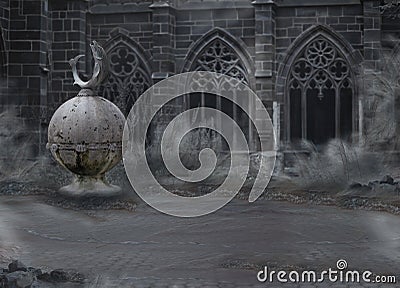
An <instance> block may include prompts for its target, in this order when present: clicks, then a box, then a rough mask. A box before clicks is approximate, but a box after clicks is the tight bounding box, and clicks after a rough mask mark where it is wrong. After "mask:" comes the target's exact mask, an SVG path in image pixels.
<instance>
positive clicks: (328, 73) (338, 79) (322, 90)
mask: <svg viewBox="0 0 400 288" xmlns="http://www.w3.org/2000/svg"><path fill="white" fill-rule="evenodd" d="M352 78H353V77H352V72H351V67H350V65H349V63H348V62H347V60H346V58H345V57H344V55H343V53H342V52H341V51H340V50H339V49H338V48H337V47H336V46H335V45H334V44H333V43H332V42H330V41H329V40H328V39H326V38H325V37H322V36H320V37H317V38H316V39H314V40H313V41H312V42H310V43H309V44H308V45H307V46H306V47H305V48H304V49H303V50H302V51H300V53H299V54H298V56H297V57H296V59H295V61H294V62H293V65H292V67H291V69H290V74H289V77H288V82H287V91H288V97H289V99H288V100H289V109H290V114H289V115H290V138H291V140H297V139H307V140H310V141H312V142H313V143H314V144H317V145H318V144H323V143H325V142H327V141H328V140H329V139H332V138H336V137H338V138H339V137H340V138H347V137H349V136H350V135H351V133H352V130H353V96H354V82H353V79H352Z"/></svg>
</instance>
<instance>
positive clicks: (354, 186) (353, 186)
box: [349, 182, 363, 189]
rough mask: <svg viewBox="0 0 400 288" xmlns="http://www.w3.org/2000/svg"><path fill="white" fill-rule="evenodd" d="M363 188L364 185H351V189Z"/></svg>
mask: <svg viewBox="0 0 400 288" xmlns="http://www.w3.org/2000/svg"><path fill="white" fill-rule="evenodd" d="M362 187H363V185H362V184H360V183H357V182H355V183H352V184H350V185H349V189H358V188H362Z"/></svg>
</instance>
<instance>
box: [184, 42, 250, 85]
mask: <svg viewBox="0 0 400 288" xmlns="http://www.w3.org/2000/svg"><path fill="white" fill-rule="evenodd" d="M191 70H192V71H210V72H216V73H221V74H225V75H228V76H230V77H233V78H236V79H238V80H240V81H242V82H243V83H245V84H246V85H249V80H248V74H247V71H246V69H245V66H244V64H243V62H242V60H241V59H240V57H239V56H238V54H237V53H236V52H235V50H234V49H233V48H231V47H230V46H228V45H227V44H226V43H225V42H223V41H222V40H221V39H215V40H214V41H212V42H211V43H209V44H208V45H207V46H206V47H205V48H204V49H203V50H202V51H201V52H200V53H199V55H198V56H197V59H196V61H195V62H194V63H193V67H192V69H191Z"/></svg>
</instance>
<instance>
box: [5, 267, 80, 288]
mask: <svg viewBox="0 0 400 288" xmlns="http://www.w3.org/2000/svg"><path fill="white" fill-rule="evenodd" d="M84 282H85V277H84V276H83V275H82V274H80V273H78V272H76V271H72V270H69V271H66V270H62V269H57V270H53V271H50V272H44V271H42V270H41V269H36V268H33V267H27V266H26V265H24V264H23V263H22V262H20V261H18V260H15V261H13V262H11V263H10V264H9V265H8V268H0V288H31V287H32V288H33V287H49V286H50V287H60V286H61V284H63V283H71V284H72V283H75V284H83V283H84ZM46 284H48V285H46Z"/></svg>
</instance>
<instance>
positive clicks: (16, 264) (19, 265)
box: [8, 260, 28, 273]
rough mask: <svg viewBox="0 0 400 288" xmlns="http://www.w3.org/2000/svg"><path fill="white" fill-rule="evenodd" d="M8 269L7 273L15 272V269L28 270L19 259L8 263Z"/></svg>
mask: <svg viewBox="0 0 400 288" xmlns="http://www.w3.org/2000/svg"><path fill="white" fill-rule="evenodd" d="M8 271H9V273H12V272H16V271H23V272H26V271H28V269H27V267H26V266H25V265H24V263H22V262H21V261H18V260H15V261H13V262H11V263H10V264H8Z"/></svg>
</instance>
